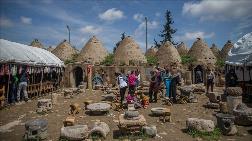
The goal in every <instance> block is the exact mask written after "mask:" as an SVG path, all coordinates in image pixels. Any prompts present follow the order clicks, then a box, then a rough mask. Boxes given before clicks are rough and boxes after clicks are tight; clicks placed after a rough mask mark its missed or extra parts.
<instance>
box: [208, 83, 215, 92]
mask: <svg viewBox="0 0 252 141" xmlns="http://www.w3.org/2000/svg"><path fill="white" fill-rule="evenodd" d="M213 85H214V83H213V81H211V80H207V93H208V92H209V87H211V92H213Z"/></svg>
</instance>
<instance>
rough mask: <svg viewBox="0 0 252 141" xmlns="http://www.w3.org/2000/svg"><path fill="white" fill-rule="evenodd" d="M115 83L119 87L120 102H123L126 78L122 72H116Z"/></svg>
mask: <svg viewBox="0 0 252 141" xmlns="http://www.w3.org/2000/svg"><path fill="white" fill-rule="evenodd" d="M117 84H118V85H119V88H120V97H121V104H123V101H124V97H125V92H126V89H127V80H126V77H125V75H124V73H123V72H121V73H118V74H117Z"/></svg>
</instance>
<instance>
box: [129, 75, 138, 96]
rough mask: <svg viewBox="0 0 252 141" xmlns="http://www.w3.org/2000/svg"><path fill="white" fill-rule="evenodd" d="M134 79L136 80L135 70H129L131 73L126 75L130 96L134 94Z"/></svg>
mask: <svg viewBox="0 0 252 141" xmlns="http://www.w3.org/2000/svg"><path fill="white" fill-rule="evenodd" d="M136 81H137V76H136V75H135V71H131V73H130V74H129V76H128V83H129V94H130V95H131V96H133V95H134V94H135V89H136Z"/></svg>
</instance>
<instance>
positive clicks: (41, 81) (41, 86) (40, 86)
mask: <svg viewBox="0 0 252 141" xmlns="http://www.w3.org/2000/svg"><path fill="white" fill-rule="evenodd" d="M43 77H44V68H43V70H42V76H41V80H40V91H39V95H41V92H42V82H43Z"/></svg>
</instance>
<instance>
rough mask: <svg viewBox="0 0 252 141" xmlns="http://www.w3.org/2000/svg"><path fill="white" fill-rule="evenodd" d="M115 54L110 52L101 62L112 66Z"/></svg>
mask: <svg viewBox="0 0 252 141" xmlns="http://www.w3.org/2000/svg"><path fill="white" fill-rule="evenodd" d="M113 60H114V54H109V55H108V56H106V57H105V59H104V60H103V61H102V62H101V64H102V65H106V66H110V65H112V64H113V62H114V61H113Z"/></svg>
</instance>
